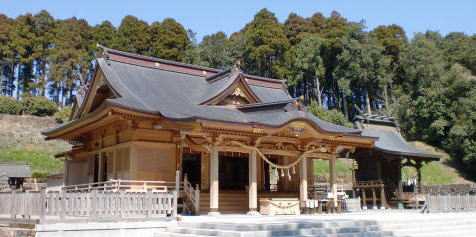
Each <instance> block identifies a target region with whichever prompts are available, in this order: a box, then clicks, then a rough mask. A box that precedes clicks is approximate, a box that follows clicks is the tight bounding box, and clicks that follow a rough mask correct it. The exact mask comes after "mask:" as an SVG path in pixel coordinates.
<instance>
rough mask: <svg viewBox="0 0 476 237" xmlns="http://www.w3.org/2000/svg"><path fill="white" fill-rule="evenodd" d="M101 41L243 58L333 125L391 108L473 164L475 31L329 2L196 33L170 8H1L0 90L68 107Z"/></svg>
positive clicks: (215, 61)
mask: <svg viewBox="0 0 476 237" xmlns="http://www.w3.org/2000/svg"><path fill="white" fill-rule="evenodd" d="M97 43H99V44H102V45H105V46H107V47H110V48H115V49H119V50H125V51H129V52H136V53H139V54H145V55H150V56H156V57H160V58H164V59H170V60H176V61H181V62H186V63H193V64H199V65H204V66H209V67H214V68H221V69H226V68H229V67H231V66H232V65H233V64H234V63H235V62H236V61H237V60H240V62H241V67H242V69H243V70H244V71H245V72H247V73H250V74H256V75H260V76H265V77H273V78H278V79H282V80H286V83H287V85H288V87H289V92H290V94H291V95H292V96H294V97H302V98H303V102H304V103H305V104H306V105H309V106H310V107H311V108H310V109H311V110H312V111H320V112H321V113H322V111H323V110H324V109H329V110H332V111H331V113H327V114H326V116H330V117H333V118H334V119H336V121H341V122H339V123H341V124H342V123H348V121H351V120H352V118H353V116H354V115H355V114H357V113H362V112H368V111H372V112H373V113H383V114H387V115H392V116H395V117H396V118H397V119H398V121H399V124H400V126H401V128H402V131H403V132H404V134H405V136H406V137H407V138H409V139H410V140H422V141H425V142H427V143H429V144H431V145H434V146H437V147H440V148H442V149H444V150H446V151H448V152H449V153H450V154H451V155H452V156H453V157H454V158H455V159H454V160H455V161H456V162H457V163H459V164H463V165H464V167H467V171H468V173H470V172H472V171H476V126H475V125H476V79H475V75H476V35H472V36H471V35H466V34H464V33H458V32H455V33H449V34H447V35H441V34H439V33H438V32H431V31H428V32H423V33H415V34H414V35H413V36H412V37H411V38H407V34H406V32H405V31H404V29H403V28H402V27H400V26H398V25H383V26H379V27H376V28H375V29H371V30H368V29H366V26H365V23H364V22H351V21H348V20H347V19H346V18H344V17H343V16H341V15H340V14H339V13H337V12H333V13H332V14H331V15H330V16H328V17H326V16H324V15H323V14H321V13H315V14H314V15H312V16H311V17H302V16H299V15H297V14H290V15H289V16H288V18H287V19H286V20H285V22H279V21H278V19H277V18H276V16H275V15H274V14H273V13H272V12H269V11H268V10H266V9H262V10H261V11H259V12H258V13H257V14H256V15H255V16H254V18H253V20H252V21H251V22H249V23H248V24H246V25H245V26H244V27H243V29H241V30H240V31H238V32H235V33H233V34H231V35H226V34H225V33H223V32H217V33H215V34H211V35H207V36H205V37H204V38H203V39H202V40H201V41H200V42H197V40H196V39H195V33H194V32H193V31H191V30H188V29H185V28H184V27H183V26H182V25H181V24H180V23H179V22H177V21H175V20H174V19H171V18H167V19H164V20H163V21H161V22H158V21H157V22H153V23H151V24H149V23H147V22H145V21H143V20H141V19H138V18H137V17H134V16H126V17H124V18H123V19H122V22H121V23H120V25H119V26H118V27H115V26H114V25H112V24H111V23H110V22H108V21H105V22H102V23H101V24H99V25H95V26H92V25H90V24H89V23H88V22H87V21H85V20H82V19H76V18H74V17H73V18H70V19H55V18H53V17H52V16H51V15H50V14H49V13H48V12H46V11H41V12H39V13H37V14H34V15H32V14H25V15H21V16H18V17H17V18H15V19H11V18H9V17H7V16H5V15H2V14H0V65H1V68H0V95H4V96H12V97H15V98H16V99H18V100H22V98H24V97H26V96H29V97H30V96H46V97H47V98H49V99H50V100H52V101H54V102H55V103H56V104H57V105H58V106H60V107H63V106H68V105H70V104H71V103H72V101H73V98H74V94H75V90H77V89H78V87H79V86H81V85H83V84H85V83H87V81H88V80H89V79H90V78H91V74H92V73H91V72H92V71H93V70H94V66H95V64H94V57H95V54H96V50H97ZM339 111H340V112H342V114H339V113H338V112H339ZM333 118H330V119H331V120H332V119H333ZM342 118H344V120H346V119H347V121H342Z"/></svg>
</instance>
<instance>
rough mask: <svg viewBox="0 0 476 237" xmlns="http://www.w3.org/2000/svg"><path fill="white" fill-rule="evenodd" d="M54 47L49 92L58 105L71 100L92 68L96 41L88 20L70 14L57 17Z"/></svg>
mask: <svg viewBox="0 0 476 237" xmlns="http://www.w3.org/2000/svg"><path fill="white" fill-rule="evenodd" d="M54 33H55V39H54V41H53V43H54V45H55V47H54V48H53V49H52V50H51V54H50V57H49V60H50V65H49V66H50V70H49V72H50V76H51V78H52V79H53V81H52V83H51V84H52V85H51V87H50V92H51V95H52V98H53V100H54V101H55V102H56V103H58V104H59V105H61V106H63V105H67V104H70V103H71V99H72V98H73V92H74V90H75V89H76V86H77V85H78V84H79V85H83V84H85V83H86V80H87V77H88V74H89V73H90V72H91V67H92V65H91V61H92V59H93V55H92V50H91V47H92V46H93V45H94V43H93V40H92V39H93V38H92V34H91V31H90V27H89V25H88V23H87V22H86V21H85V20H78V19H76V18H70V19H66V20H62V21H58V23H57V27H56V28H55V31H54Z"/></svg>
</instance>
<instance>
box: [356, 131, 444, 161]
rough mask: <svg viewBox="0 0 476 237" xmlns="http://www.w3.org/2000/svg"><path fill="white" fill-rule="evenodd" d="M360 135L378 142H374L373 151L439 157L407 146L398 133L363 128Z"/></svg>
mask: <svg viewBox="0 0 476 237" xmlns="http://www.w3.org/2000/svg"><path fill="white" fill-rule="evenodd" d="M362 135H363V136H370V137H377V138H378V140H377V141H376V142H375V149H377V150H381V151H383V152H386V153H390V154H394V155H401V156H411V157H421V158H430V159H438V158H439V156H438V155H436V154H430V153H427V152H424V151H422V150H420V149H418V148H416V147H413V146H412V145H410V144H408V143H407V141H406V140H405V138H403V137H402V135H401V134H400V133H398V132H395V131H387V130H381V129H375V128H364V129H363V130H362Z"/></svg>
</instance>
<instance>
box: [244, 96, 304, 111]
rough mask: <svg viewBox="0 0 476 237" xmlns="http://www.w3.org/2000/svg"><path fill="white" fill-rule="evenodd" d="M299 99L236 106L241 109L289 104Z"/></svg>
mask: <svg viewBox="0 0 476 237" xmlns="http://www.w3.org/2000/svg"><path fill="white" fill-rule="evenodd" d="M297 99H298V98H291V99H288V100H279V101H273V102H263V103H253V104H244V105H238V106H236V108H237V109H239V110H247V109H255V108H263V107H268V106H274V105H281V104H289V103H291V102H294V101H296V100H297Z"/></svg>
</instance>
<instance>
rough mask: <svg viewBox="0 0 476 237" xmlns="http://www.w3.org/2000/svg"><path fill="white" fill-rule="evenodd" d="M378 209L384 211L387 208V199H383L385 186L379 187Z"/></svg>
mask: <svg viewBox="0 0 476 237" xmlns="http://www.w3.org/2000/svg"><path fill="white" fill-rule="evenodd" d="M380 203H381V204H380V208H381V209H385V208H388V204H387V197H385V186H384V184H382V185H381V186H380Z"/></svg>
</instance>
